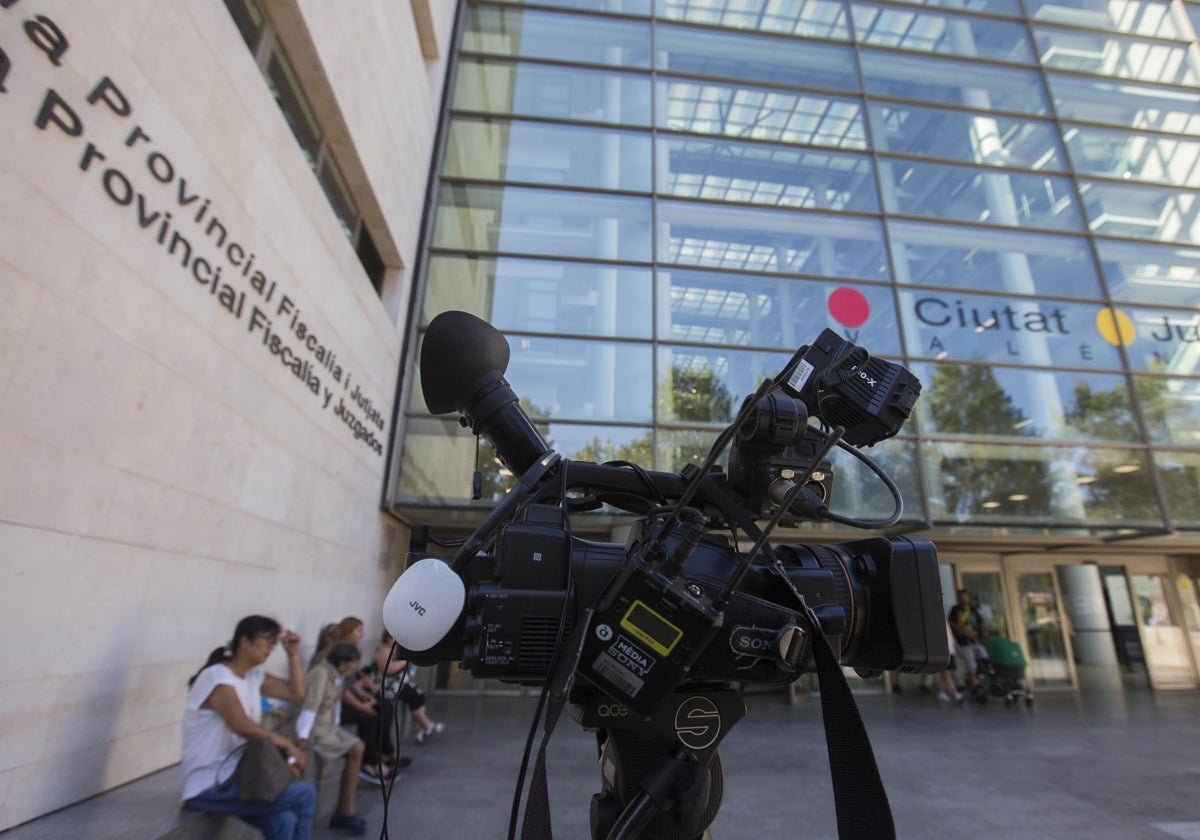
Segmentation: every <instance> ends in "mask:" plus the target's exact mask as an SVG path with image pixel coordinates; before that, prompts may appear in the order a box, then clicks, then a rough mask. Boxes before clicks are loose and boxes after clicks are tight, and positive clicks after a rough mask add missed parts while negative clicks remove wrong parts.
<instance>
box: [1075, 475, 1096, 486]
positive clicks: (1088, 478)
mask: <svg viewBox="0 0 1200 840" xmlns="http://www.w3.org/2000/svg"><path fill="white" fill-rule="evenodd" d="M1096 480H1098V479H1097V477H1096V476H1094V475H1081V476H1079V479H1078V481H1079V483H1080V484H1091V483H1092V482H1093V481H1096Z"/></svg>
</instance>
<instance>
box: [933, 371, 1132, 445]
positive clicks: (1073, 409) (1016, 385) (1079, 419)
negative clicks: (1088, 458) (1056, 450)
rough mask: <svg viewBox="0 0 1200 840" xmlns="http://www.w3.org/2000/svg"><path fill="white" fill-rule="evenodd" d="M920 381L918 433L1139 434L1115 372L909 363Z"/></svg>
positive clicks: (1084, 437) (1100, 437)
mask: <svg viewBox="0 0 1200 840" xmlns="http://www.w3.org/2000/svg"><path fill="white" fill-rule="evenodd" d="M911 369H912V372H913V373H915V374H916V375H917V378H919V379H920V380H921V383H922V384H923V385H924V390H923V391H922V392H921V399H919V400H918V401H917V416H918V418H919V419H920V424H921V432H922V433H923V434H931V435H962V436H963V437H967V438H973V437H999V438H1013V437H1021V438H1028V439H1030V440H1045V441H1058V442H1069V441H1113V442H1118V443H1129V442H1130V441H1135V440H1139V439H1140V437H1141V433H1140V431H1139V429H1138V426H1137V422H1136V420H1135V418H1134V415H1133V409H1132V407H1131V400H1130V398H1129V385H1128V383H1126V381H1125V377H1123V376H1120V375H1118V374H1105V373H1079V372H1068V371H1047V370H1028V369H1021V368H1009V367H1001V366H999V365H991V364H983V365H946V364H939V365H929V364H922V363H917V364H914V365H912V368H911Z"/></svg>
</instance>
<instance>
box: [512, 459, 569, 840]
mask: <svg viewBox="0 0 1200 840" xmlns="http://www.w3.org/2000/svg"><path fill="white" fill-rule="evenodd" d="M570 466H571V462H570V461H561V462H560V465H559V500H560V504H561V510H562V532H563V538H564V540H565V541H566V547H567V557H568V560H567V580H566V592H567V596H566V597H565V598H563V605H562V612H560V613H559V616H558V632H557V634H556V635H555V641H554V653H553V654H552V655H551V657H550V664H549V666H548V667H547V669H546V674H547V679H546V681H545V682H544V683H542V690H541V692H540V693H539V695H538V702H537V708H535V709H534V712H533V719H532V720H531V721H530V722H529V734H528V736H526V738H525V749H524V751H523V752H522V754H521V768H520V770H519V771H518V772H517V784H516V788H515V790H514V791H513V803H512V810H511V811H510V813H509V817H508V840H515V838H516V831H517V813H518V812H519V811H520V809H521V794H522V792H523V791H524V789H525V776H526V773H527V772H528V771H529V758H530V755H531V753H532V752H533V740H534V738H535V737H537V726H538V721H539V720H541V719H542V717H543V712H545V710H546V703H547V700H548V699H549V696H550V685H551V681H552V679H553V676H554V674H555V673H556V670H557V668H558V662H559V657H560V655H561V654H562V645H563V640H564V638H565V637H566V629H567V614H568V613H569V611H570V604H571V603H572V601H573V595H574V592H573V589H572V587H573V586H574V582H573V580H572V566H573V565H574V564H573V563H571V562H570V559H569V558H570V556H571V541H572V533H571V516H570V512H569V511H568V510H567V486H568V484H567V473H568V472H569V471H570ZM576 659H578V657H576ZM576 664H577V663H572V664H571V670H570V673H572V674H573V673H574V672H575V665H576ZM561 710H562V703H561V702H558V703H557V709H555V708H554V707H552V708H551V711H550V712H549V713H548V714H549V715H553V718H554V719H553V721H551V720H550V718H549V717H548V718H547V725H548V726H549V729H548V730H547V731H546V732H545V734H544V735H543V737H542V743H541V747H540V748H539V750H538V762H537V765H536V766H535V767H534V778H533V780H532V781H531V782H530V797H529V800H528V801H527V802H526V806H525V808H526V815H525V819H526V823H527V825H526V826H525V828H524V832H525V833H526V834H527V833H528V831H529V826H528V823H529V821H530V819H531V817H530V815H529V811H530V809H531V808H537V809H542V810H544V813H541V812H539V814H538V816H537V819H538V820H542V819H544V820H545V825H546V830H547V833H548V832H549V826H550V813H549V795H548V794H547V793H546V743H547V741H548V740H549V737H550V731H552V730H553V729H554V724H555V723H556V722H557V718H558V713H559V712H561ZM539 786H540V791H541V793H540V794H539V795H535V791H537V790H538V789H539ZM539 796H540V800H541V801H539Z"/></svg>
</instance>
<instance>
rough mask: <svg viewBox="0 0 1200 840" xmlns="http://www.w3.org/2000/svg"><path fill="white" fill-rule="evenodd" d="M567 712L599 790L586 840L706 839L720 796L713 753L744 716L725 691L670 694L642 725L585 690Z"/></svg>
mask: <svg viewBox="0 0 1200 840" xmlns="http://www.w3.org/2000/svg"><path fill="white" fill-rule="evenodd" d="M567 713H568V714H570V715H571V717H572V718H573V719H574V720H575V721H576V722H577V723H579V724H580V725H581V726H583V727H584V728H586V729H589V730H594V731H595V732H596V737H597V741H598V746H599V751H600V775H601V780H602V782H603V788H602V790H601V791H600V793H597V794H596V795H595V796H593V797H592V808H591V829H592V840H709V838H710V835H709V833H708V826H709V825H711V824H712V821H713V820H714V819H716V816H717V810H718V809H719V808H720V807H721V798H722V796H723V794H724V789H725V777H724V773H723V771H722V769H721V757H720V755H719V754H718V752H717V747H718V745H719V744H720V743H721V739H722V738H724V737H725V735H726V733H728V732H729V730H730V729H732V728H733V726H734V725H735V724H736V723H737V722H738V721H739V720H741V719H742V718H743V717H744V716H745V714H746V706H745V704H744V703H743V702H742V698H741V696H740V695H739V694H738V692H737V691H735V690H733V689H732V688H730V687H728V686H727V685H716V686H713V685H708V686H700V687H695V688H692V689H688V688H680V689H677V690H676V691H675V692H674V693H673V694H672V695H671V696H670V697H669V698H668V699H667V700H666V701H665V702H664V703H663V704H662V706H661V707H660V708H659V709H658V711H656V712H655V714H654V716H653V717H652V718H651V719H650V720H648V721H644V720H642V719H641V718H638V717H637V716H635V715H634V714H633V713H632V712H630V711H629V710H628V709H626V708H625V707H624V706H622V705H620V704H619V703H616V702H613V701H612V700H611V699H609V698H608V697H607V696H605V695H604V694H602V693H600V692H599V691H596V690H595V689H591V688H579V689H577V690H576V691H575V692H573V693H572V696H571V701H570V703H569V704H568V705H567Z"/></svg>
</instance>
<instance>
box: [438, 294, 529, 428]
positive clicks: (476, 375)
mask: <svg viewBox="0 0 1200 840" xmlns="http://www.w3.org/2000/svg"><path fill="white" fill-rule="evenodd" d="M508 357H509V348H508V340H507V339H505V338H504V335H503V334H502V333H501V332H500V331H499V330H497V329H496V328H495V327H493V326H492V325H491V324H489V323H488V322H487V321H484V320H482V319H481V318H477V317H475V316H474V315H472V314H471V313H469V312H459V311H457V310H449V311H447V312H442V313H439V314H438V315H437V316H436V317H435V318H434V319H433V320H432V321H430V322H429V326H428V327H427V328H426V330H425V342H424V344H422V345H421V391H422V393H424V395H425V404H426V405H427V406H428V407H429V410H430V411H431V412H432V413H434V414H448V413H449V412H451V411H458V410H459V409H461V408H462V407H463V405H464V404H465V403H466V401H467V399H468V398H470V396H471V394H470V393H468V391H469V390H470V389H471V388H472V386H474V385H475V384H476V383H478V382H479V380H480V379H481V378H483V377H484V376H485V375H486V374H488V373H492V372H495V373H496V374H497V375H498V376H502V375H503V374H504V371H505V370H507V369H508Z"/></svg>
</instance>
